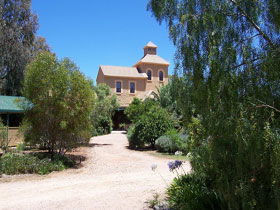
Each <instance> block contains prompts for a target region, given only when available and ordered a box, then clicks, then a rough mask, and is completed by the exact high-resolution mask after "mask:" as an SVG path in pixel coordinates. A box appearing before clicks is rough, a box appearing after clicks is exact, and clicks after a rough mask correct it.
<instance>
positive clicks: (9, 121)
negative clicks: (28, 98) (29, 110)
mask: <svg viewBox="0 0 280 210" xmlns="http://www.w3.org/2000/svg"><path fill="white" fill-rule="evenodd" d="M23 100H25V98H24V97H17V96H2V95H0V120H2V121H3V124H4V125H5V126H7V128H8V136H7V138H8V139H9V146H16V145H17V144H19V143H21V142H22V141H23V137H22V135H21V134H20V132H19V126H20V124H21V122H22V119H23V114H24V109H23V108H22V107H20V105H19V104H20V102H21V101H23ZM0 129H5V128H0Z"/></svg>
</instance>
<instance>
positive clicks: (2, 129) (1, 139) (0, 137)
mask: <svg viewBox="0 0 280 210" xmlns="http://www.w3.org/2000/svg"><path fill="white" fill-rule="evenodd" d="M8 145H9V139H8V127H6V126H4V125H3V123H2V119H1V118H0V149H2V150H3V151H4V152H5V151H6V150H7V148H8Z"/></svg>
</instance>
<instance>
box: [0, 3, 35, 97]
mask: <svg viewBox="0 0 280 210" xmlns="http://www.w3.org/2000/svg"><path fill="white" fill-rule="evenodd" d="M37 28H38V21H37V16H36V15H34V14H33V13H32V12H31V0H0V94H5V95H19V94H20V89H21V87H22V84H21V83H22V80H23V74H24V69H25V67H26V65H27V63H28V62H29V61H30V58H31V57H32V47H33V44H34V39H35V33H36V31H37ZM33 54H34V53H33Z"/></svg>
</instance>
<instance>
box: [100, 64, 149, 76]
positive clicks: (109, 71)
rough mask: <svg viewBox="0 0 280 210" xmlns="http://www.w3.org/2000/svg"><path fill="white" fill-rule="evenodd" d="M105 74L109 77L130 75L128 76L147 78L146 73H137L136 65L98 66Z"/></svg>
mask: <svg viewBox="0 0 280 210" xmlns="http://www.w3.org/2000/svg"><path fill="white" fill-rule="evenodd" d="M100 69H101V71H102V72H103V74H104V75H105V76H110V77H130V78H147V77H148V76H147V74H146V73H139V72H138V70H137V68H136V67H125V66H100Z"/></svg>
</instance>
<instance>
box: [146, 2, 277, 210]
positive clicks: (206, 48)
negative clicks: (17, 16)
mask: <svg viewBox="0 0 280 210" xmlns="http://www.w3.org/2000/svg"><path fill="white" fill-rule="evenodd" d="M148 9H149V10H150V11H152V13H153V15H154V16H155V18H156V19H157V20H158V21H159V22H160V23H161V22H165V23H167V25H168V29H169V34H170V38H171V39H172V40H173V42H174V44H175V45H176V47H177V52H176V58H177V65H176V72H175V78H174V80H175V82H174V83H173V88H174V89H175V91H173V92H174V93H176V95H177V97H176V101H177V103H178V105H179V106H180V108H181V110H182V112H183V115H184V118H185V120H186V121H187V122H188V124H187V127H188V129H189V134H190V138H191V142H192V145H193V154H194V157H195V158H194V159H193V161H192V165H193V168H194V171H196V172H199V173H203V174H206V175H207V176H208V177H210V179H211V180H212V181H213V182H212V183H213V188H214V189H215V190H216V192H217V194H218V195H219V196H220V198H221V199H222V200H225V202H226V203H227V207H228V208H229V209H240V208H241V209H252V208H259V209H271V208H272V209H277V208H280V207H279V203H280V201H279V184H280V183H279V178H280V171H279V167H280V159H279V156H280V148H279V143H280V142H279V141H280V136H279V133H280V129H279V125H280V122H279V117H280V115H279V112H280V111H279V110H280V107H279V104H280V92H279V90H280V13H279V11H280V1H278V0H259V1H255V0H150V1H149V4H148Z"/></svg>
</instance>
